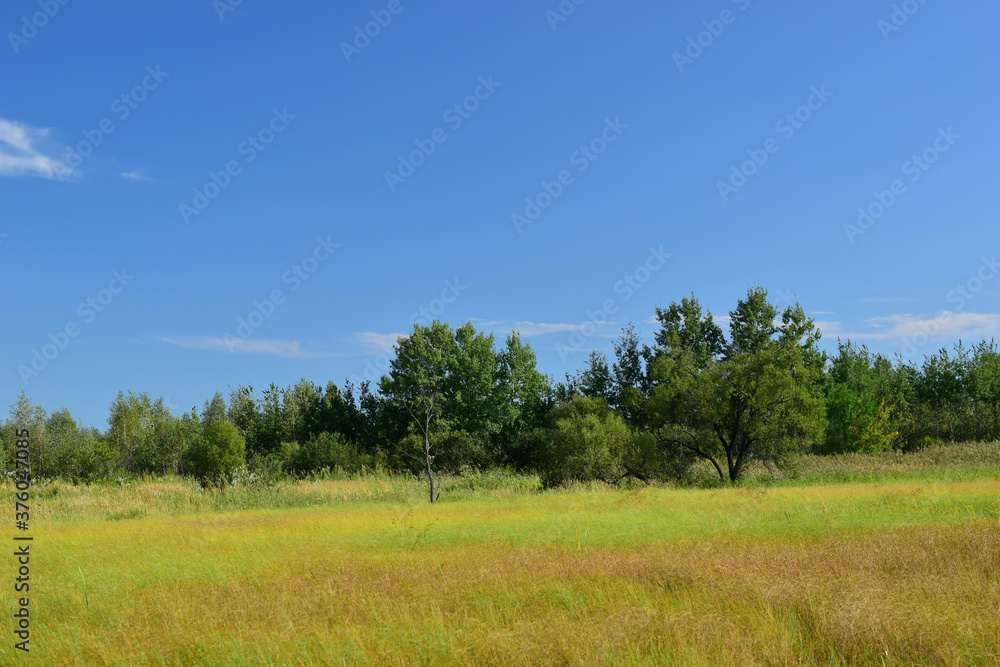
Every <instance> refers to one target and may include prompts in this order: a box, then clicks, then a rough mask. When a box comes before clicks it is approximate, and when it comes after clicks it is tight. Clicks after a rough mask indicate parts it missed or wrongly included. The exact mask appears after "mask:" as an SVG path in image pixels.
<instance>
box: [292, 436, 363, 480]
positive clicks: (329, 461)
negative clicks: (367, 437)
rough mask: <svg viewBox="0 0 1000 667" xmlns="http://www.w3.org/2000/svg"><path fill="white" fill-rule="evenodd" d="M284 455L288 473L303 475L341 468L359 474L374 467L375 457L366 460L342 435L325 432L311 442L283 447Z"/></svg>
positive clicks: (349, 472)
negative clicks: (364, 468)
mask: <svg viewBox="0 0 1000 667" xmlns="http://www.w3.org/2000/svg"><path fill="white" fill-rule="evenodd" d="M281 448H282V454H283V455H284V457H285V461H286V465H287V466H288V468H289V470H292V471H294V472H297V473H300V474H303V473H311V472H317V471H320V470H323V469H324V468H327V469H330V470H335V469H337V468H340V469H341V470H343V471H344V472H346V473H348V474H353V473H356V472H360V471H361V469H362V468H363V467H364V466H371V465H373V463H374V460H373V457H371V456H364V455H362V454H360V453H359V452H358V450H357V449H356V448H355V447H354V445H352V444H351V443H350V442H348V441H347V439H346V438H344V436H342V435H341V434H339V433H327V432H323V433H320V434H319V435H317V436H314V437H313V438H312V439H310V440H309V441H308V442H306V443H304V444H301V445H298V444H294V443H282V445H281Z"/></svg>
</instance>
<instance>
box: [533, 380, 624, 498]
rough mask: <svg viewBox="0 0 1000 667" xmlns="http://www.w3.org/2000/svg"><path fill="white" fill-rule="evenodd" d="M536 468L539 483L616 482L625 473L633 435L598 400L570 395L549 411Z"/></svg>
mask: <svg viewBox="0 0 1000 667" xmlns="http://www.w3.org/2000/svg"><path fill="white" fill-rule="evenodd" d="M550 424H551V425H550V426H549V428H548V429H547V433H546V436H547V437H546V438H545V440H546V442H545V445H544V448H545V452H544V455H543V457H542V459H543V467H542V470H541V471H540V473H541V475H540V476H541V479H542V484H543V485H544V486H546V487H553V486H559V485H561V484H565V483H567V482H570V481H578V482H590V481H595V480H596V481H602V482H606V483H608V484H614V483H617V482H618V481H619V480H621V479H622V478H623V477H625V476H626V475H627V474H629V472H628V470H627V469H626V460H625V459H626V457H627V456H628V455H629V453H630V450H631V449H632V444H633V434H632V432H631V431H630V430H629V428H628V426H627V425H626V424H625V422H624V420H622V418H621V417H619V416H618V415H616V414H615V413H614V412H612V411H611V410H610V409H609V408H608V406H607V404H606V403H605V402H604V401H603V400H600V399H591V398H584V397H582V396H577V397H574V398H573V400H572V401H571V402H569V403H567V404H565V405H563V406H560V407H558V408H556V409H555V410H553V411H552V413H551V415H550Z"/></svg>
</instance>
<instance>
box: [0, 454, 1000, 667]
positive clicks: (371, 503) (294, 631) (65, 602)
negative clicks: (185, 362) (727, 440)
mask: <svg viewBox="0 0 1000 667" xmlns="http://www.w3.org/2000/svg"><path fill="white" fill-rule="evenodd" d="M996 453H997V450H996V445H974V446H965V447H959V448H951V449H948V448H942V450H941V451H939V452H937V453H934V452H930V453H928V452H922V453H920V454H918V455H906V456H902V455H888V456H886V457H868V458H865V457H861V458H857V457H855V458H850V457H847V458H844V457H841V458H840V459H839V462H838V460H837V459H816V460H811V459H808V458H807V459H806V460H804V461H803V466H802V470H801V471H800V475H799V476H798V478H796V479H783V478H771V477H767V476H766V475H765V474H764V472H763V471H758V472H757V474H756V476H755V477H754V478H752V479H751V480H750V482H749V483H748V484H747V485H745V486H742V487H738V488H734V489H672V488H666V487H664V488H636V489H628V490H609V489H603V488H601V487H596V486H595V487H578V488H574V489H569V490H564V491H549V492H542V491H540V490H538V488H537V479H534V478H531V477H517V476H512V475H492V476H491V475H481V476H478V477H475V476H474V477H467V478H465V479H457V478H450V479H448V480H446V485H445V491H444V492H443V494H442V497H443V499H444V502H441V503H439V504H438V505H436V506H429V505H427V504H426V503H425V502H423V499H422V492H423V485H422V484H421V483H420V482H419V480H410V479H406V478H400V477H383V478H380V479H375V478H370V479H346V480H335V479H328V480H316V481H312V482H299V483H295V484H285V485H279V487H278V488H270V489H268V488H257V487H254V486H252V485H251V486H250V487H245V488H242V487H241V488H230V489H227V490H225V491H211V492H206V491H202V490H200V489H198V488H197V487H196V486H194V485H191V484H188V483H186V482H184V481H182V480H176V479H168V480H158V481H152V480H146V481H138V482H123V483H122V484H121V485H117V486H105V487H77V486H72V485H68V484H62V483H53V484H48V485H44V486H42V487H39V488H38V489H37V496H38V497H39V499H38V502H39V503H40V504H41V508H40V513H39V514H38V516H37V518H36V520H35V529H34V535H35V542H34V544H33V546H32V554H33V560H32V567H33V569H32V591H31V594H32V631H33V633H32V643H31V646H32V652H31V660H32V661H33V662H34V663H35V664H39V665H196V664H204V665H242V664H247V665H250V664H253V665H257V664H264V665H300V664H301V665H315V664H342V663H345V664H356V663H376V664H393V665H409V664H483V663H486V664H705V665H709V664H741V665H743V664H816V665H853V664H872V665H882V664H921V665H923V664H941V665H965V664H969V665H994V664H1000V470H998V466H1000V459H997V458H995V457H994V456H995V454H996ZM5 490H6V491H7V492H9V491H10V489H9V488H6V489H5ZM11 560H12V559H11ZM8 567H9V568H10V567H12V566H8ZM0 590H2V591H3V593H2V597H3V604H4V605H5V608H7V609H11V608H12V606H13V599H12V597H13V591H12V586H11V585H5V586H3V587H2V589H0ZM8 618H9V616H8ZM12 644H13V640H11V639H10V635H9V634H8V641H7V642H4V645H3V646H2V648H0V660H2V661H3V662H4V664H14V663H15V662H20V661H23V656H15V655H14V651H13V649H12ZM18 658H21V660H18Z"/></svg>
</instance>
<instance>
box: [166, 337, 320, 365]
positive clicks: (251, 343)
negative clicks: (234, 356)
mask: <svg viewBox="0 0 1000 667" xmlns="http://www.w3.org/2000/svg"><path fill="white" fill-rule="evenodd" d="M157 340H159V341H162V342H164V343H168V344H170V345H176V346H178V347H183V348H185V349H188V350H211V351H213V352H238V353H241V354H260V355H266V356H272V357H286V358H289V359H318V358H324V357H331V356H336V355H333V354H329V353H320V352H307V351H305V350H303V349H302V344H301V342H300V341H297V340H276V339H263V338H262V339H246V340H244V339H242V338H235V337H231V338H223V337H221V336H159V337H157Z"/></svg>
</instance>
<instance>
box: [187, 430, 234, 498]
mask: <svg viewBox="0 0 1000 667" xmlns="http://www.w3.org/2000/svg"><path fill="white" fill-rule="evenodd" d="M245 464H246V440H245V439H244V438H243V436H242V435H240V434H239V432H238V431H237V430H236V427H235V426H233V425H232V424H230V423H229V422H228V421H216V422H212V423H211V424H209V425H208V426H206V427H205V429H204V431H203V432H202V433H201V434H200V435H199V436H198V437H197V438H195V439H194V441H193V442H192V443H191V446H190V448H189V449H188V451H187V466H188V472H190V473H191V474H192V475H194V476H195V477H196V478H197V479H198V480H199V481H200V482H201V483H202V484H203V485H210V484H220V483H222V481H223V480H224V479H225V478H226V477H227V476H229V475H232V473H233V472H234V471H235V470H236V469H237V468H239V467H240V466H243V465H245Z"/></svg>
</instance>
